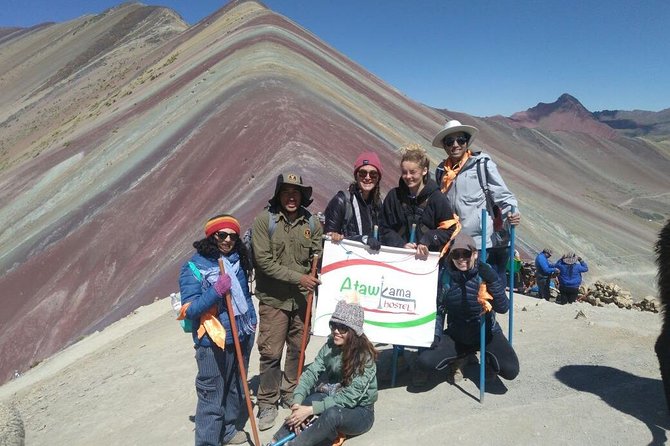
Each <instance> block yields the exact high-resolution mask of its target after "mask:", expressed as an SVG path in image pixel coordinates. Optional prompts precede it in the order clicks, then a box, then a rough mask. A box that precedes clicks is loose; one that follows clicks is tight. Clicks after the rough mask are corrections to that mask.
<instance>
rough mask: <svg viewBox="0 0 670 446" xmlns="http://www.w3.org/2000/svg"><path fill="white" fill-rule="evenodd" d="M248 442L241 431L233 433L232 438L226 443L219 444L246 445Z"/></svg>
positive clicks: (222, 445) (245, 435)
mask: <svg viewBox="0 0 670 446" xmlns="http://www.w3.org/2000/svg"><path fill="white" fill-rule="evenodd" d="M248 443H249V440H248V438H247V434H246V433H245V432H242V431H237V432H235V435H233V436H232V438H231V439H230V440H228V441H224V442H223V443H221V446H224V445H227V444H248Z"/></svg>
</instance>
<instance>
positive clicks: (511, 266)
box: [507, 206, 516, 345]
mask: <svg viewBox="0 0 670 446" xmlns="http://www.w3.org/2000/svg"><path fill="white" fill-rule="evenodd" d="M514 210H515V209H514V206H512V209H510V212H511V213H512V214H514ZM510 226H511V228H510V230H509V323H508V324H507V325H508V327H507V329H508V336H507V337H508V338H509V345H512V335H513V333H514V275H515V274H516V268H515V267H516V264H515V262H514V239H515V236H516V234H515V232H516V227H515V226H514V225H510Z"/></svg>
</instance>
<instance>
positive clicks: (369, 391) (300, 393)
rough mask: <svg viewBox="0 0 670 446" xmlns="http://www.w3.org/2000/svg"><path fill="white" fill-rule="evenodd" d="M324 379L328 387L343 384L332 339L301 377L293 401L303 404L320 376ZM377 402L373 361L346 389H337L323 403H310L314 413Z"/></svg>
mask: <svg viewBox="0 0 670 446" xmlns="http://www.w3.org/2000/svg"><path fill="white" fill-rule="evenodd" d="M320 376H323V377H324V379H327V380H328V384H335V383H340V382H342V349H340V348H339V347H338V346H336V345H335V344H334V343H333V337H332V336H329V337H328V340H327V341H326V343H325V344H324V346H323V347H321V350H319V353H318V354H317V355H316V358H315V359H314V362H313V363H311V364H310V365H308V366H307V368H306V369H305V370H304V371H303V372H302V375H301V376H300V382H299V383H298V386H297V387H296V389H295V391H294V392H293V402H294V403H297V404H302V402H303V401H304V399H305V398H306V397H307V395H309V394H310V393H312V392H313V390H314V387H315V386H316V385H317V384H320V382H319V377H320ZM375 401H377V365H376V364H375V362H374V361H373V360H370V361H368V363H367V365H366V366H365V370H364V371H363V374H362V375H357V376H355V377H354V379H353V380H352V381H351V384H349V385H348V386H346V387H342V388H340V389H339V390H338V391H337V392H336V393H335V394H334V395H332V396H327V397H326V398H324V399H323V400H322V401H314V402H312V408H313V409H314V413H315V414H320V413H322V412H324V411H325V410H326V409H328V408H330V407H333V406H339V407H347V408H353V407H356V406H369V405H371V404H374V402H375Z"/></svg>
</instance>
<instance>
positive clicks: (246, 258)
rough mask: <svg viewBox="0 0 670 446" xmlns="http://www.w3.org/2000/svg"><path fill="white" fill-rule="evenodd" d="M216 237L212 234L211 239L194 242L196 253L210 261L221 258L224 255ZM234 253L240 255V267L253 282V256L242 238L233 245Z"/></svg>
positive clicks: (206, 238)
mask: <svg viewBox="0 0 670 446" xmlns="http://www.w3.org/2000/svg"><path fill="white" fill-rule="evenodd" d="M214 237H215V236H214V234H212V235H210V236H209V237H205V238H203V239H200V240H197V241H195V242H193V247H194V248H195V250H196V251H198V254H200V255H201V256H203V257H207V258H208V259H218V258H219V256H220V255H221V254H222V253H221V250H220V249H219V245H218V244H217V243H216V239H215V238H214ZM233 251H237V253H238V254H239V255H240V265H241V266H242V269H243V270H244V272H245V273H246V275H247V279H249V280H250V281H251V279H252V275H253V272H254V266H253V264H252V263H251V254H250V253H249V250H248V249H247V246H246V245H245V244H244V242H242V238H238V239H237V240H236V241H235V244H234V245H233Z"/></svg>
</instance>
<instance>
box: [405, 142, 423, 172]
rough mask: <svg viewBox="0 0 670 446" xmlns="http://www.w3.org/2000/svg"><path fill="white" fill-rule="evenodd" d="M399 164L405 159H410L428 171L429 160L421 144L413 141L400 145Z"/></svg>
mask: <svg viewBox="0 0 670 446" xmlns="http://www.w3.org/2000/svg"><path fill="white" fill-rule="evenodd" d="M400 155H401V158H400V165H402V163H404V162H405V161H411V162H413V163H417V164H418V165H419V167H421V168H422V169H423V168H424V167H425V168H426V169H428V170H429V171H430V160H429V159H428V153H427V152H426V149H424V148H423V147H422V146H421V144H417V143H415V142H412V143H409V144H405V145H404V146H402V147H400Z"/></svg>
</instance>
